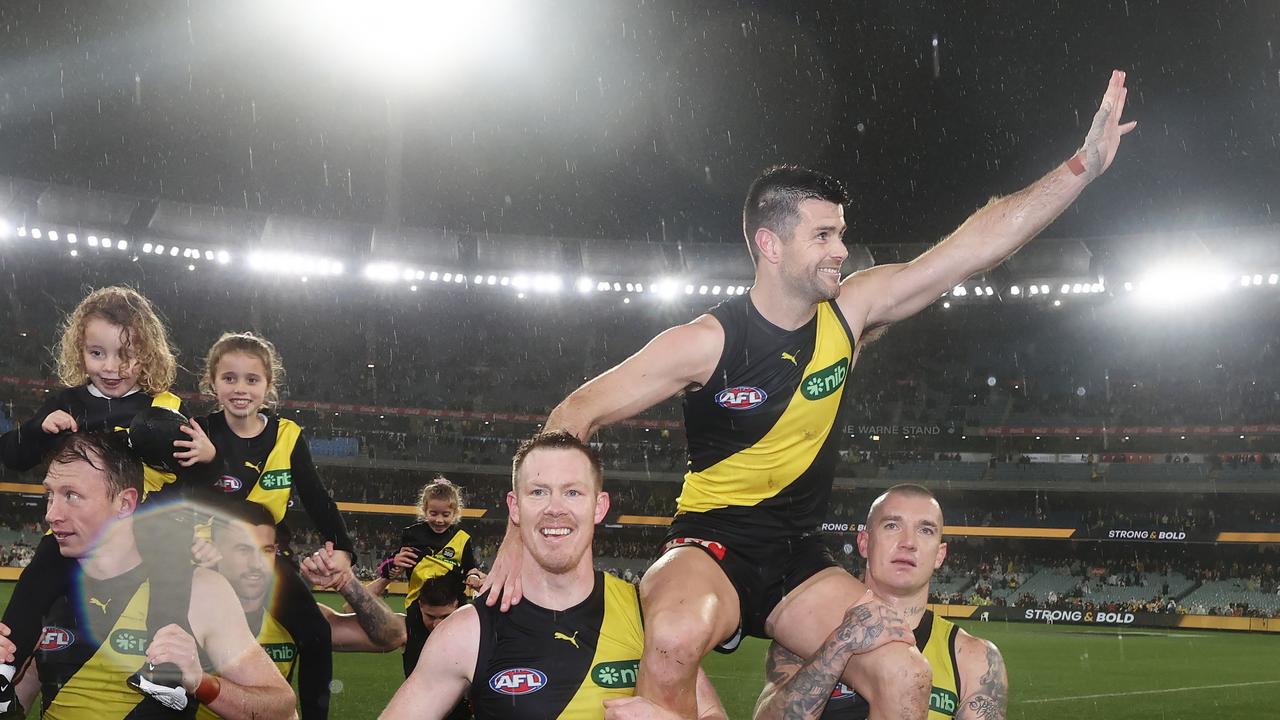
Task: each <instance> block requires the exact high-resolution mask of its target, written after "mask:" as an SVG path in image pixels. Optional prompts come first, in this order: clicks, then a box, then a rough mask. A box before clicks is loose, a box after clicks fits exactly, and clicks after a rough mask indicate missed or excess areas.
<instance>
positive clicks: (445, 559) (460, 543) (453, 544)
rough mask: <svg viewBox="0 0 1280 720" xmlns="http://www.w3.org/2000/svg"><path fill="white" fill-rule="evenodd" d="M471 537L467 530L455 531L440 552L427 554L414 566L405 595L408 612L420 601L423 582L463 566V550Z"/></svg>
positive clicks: (405, 607)
mask: <svg viewBox="0 0 1280 720" xmlns="http://www.w3.org/2000/svg"><path fill="white" fill-rule="evenodd" d="M470 539H471V536H470V535H468V534H467V531H466V530H459V531H458V532H456V533H454V535H453V538H452V539H451V540H449V542H448V544H446V545H445V546H444V547H442V548H440V552H438V553H436V554H435V555H427V556H426V557H423V558H420V559H419V560H418V564H417V565H414V566H413V572H412V573H410V574H409V591H408V592H406V593H405V596H404V609H405V611H406V612H408V611H410V610H412V609H413V604H414V603H415V602H417V601H418V595H419V593H421V592H422V584H423V583H425V582H426V581H428V580H430V579H432V578H438V577H441V576H443V575H448V574H449V573H450V572H452V571H454V570H457V569H459V568H461V567H462V551H463V550H464V549H465V548H466V546H467V541H468V540H470ZM450 551H452V552H450Z"/></svg>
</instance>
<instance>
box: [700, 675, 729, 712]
mask: <svg viewBox="0 0 1280 720" xmlns="http://www.w3.org/2000/svg"><path fill="white" fill-rule="evenodd" d="M697 692H698V720H729V713H728V712H727V711H726V710H725V709H724V704H723V703H721V702H720V696H719V695H718V694H717V693H716V688H715V686H714V685H712V684H711V678H709V677H707V673H706V672H705V671H704V670H703V669H702V668H698V686H697Z"/></svg>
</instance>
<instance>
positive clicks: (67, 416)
mask: <svg viewBox="0 0 1280 720" xmlns="http://www.w3.org/2000/svg"><path fill="white" fill-rule="evenodd" d="M40 429H41V430H43V431H45V432H47V433H49V434H50V435H57V434H58V433H60V432H62V431H63V430H70V431H71V432H78V431H79V430H80V426H79V425H77V424H76V419H75V418H73V417H71V413H69V412H66V411H65V410H54V411H53V412H51V413H49V415H48V416H47V417H45V419H44V422H42V423H40Z"/></svg>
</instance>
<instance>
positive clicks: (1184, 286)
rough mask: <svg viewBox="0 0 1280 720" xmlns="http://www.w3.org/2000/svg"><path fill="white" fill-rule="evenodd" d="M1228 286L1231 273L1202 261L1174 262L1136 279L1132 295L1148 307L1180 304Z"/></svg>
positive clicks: (1206, 295) (1209, 294) (1207, 295)
mask: <svg viewBox="0 0 1280 720" xmlns="http://www.w3.org/2000/svg"><path fill="white" fill-rule="evenodd" d="M1245 278H1246V279H1249V280H1252V278H1249V277H1248V276H1245ZM1230 285H1231V280H1230V276H1229V275H1228V274H1226V273H1224V272H1222V271H1221V270H1219V269H1217V268H1214V267H1211V266H1210V267H1206V266H1205V265H1204V264H1203V263H1200V264H1193V263H1175V264H1170V265H1165V266H1162V267H1158V268H1156V269H1154V270H1152V271H1151V272H1149V273H1147V274H1146V275H1144V276H1143V277H1142V278H1141V279H1139V280H1138V282H1137V283H1136V284H1135V287H1134V296H1135V297H1137V298H1138V300H1139V301H1140V302H1142V303H1143V304H1144V305H1148V306H1151V307H1179V306H1182V305H1185V304H1187V303H1190V302H1194V301H1196V300H1201V299H1204V298H1208V297H1213V296H1216V295H1220V294H1222V293H1223V292H1225V291H1226V290H1227V288H1229V287H1230Z"/></svg>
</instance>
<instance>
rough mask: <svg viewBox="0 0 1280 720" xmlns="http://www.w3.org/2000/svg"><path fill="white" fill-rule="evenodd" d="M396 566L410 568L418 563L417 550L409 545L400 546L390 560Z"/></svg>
mask: <svg viewBox="0 0 1280 720" xmlns="http://www.w3.org/2000/svg"><path fill="white" fill-rule="evenodd" d="M392 562H393V563H395V566H396V567H398V568H404V569H405V570H411V569H413V568H414V567H415V566H416V565H417V564H418V551H417V550H414V549H413V548H411V547H402V548H400V552H398V553H396V556H395V558H394V559H393V560H392Z"/></svg>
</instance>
